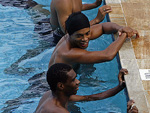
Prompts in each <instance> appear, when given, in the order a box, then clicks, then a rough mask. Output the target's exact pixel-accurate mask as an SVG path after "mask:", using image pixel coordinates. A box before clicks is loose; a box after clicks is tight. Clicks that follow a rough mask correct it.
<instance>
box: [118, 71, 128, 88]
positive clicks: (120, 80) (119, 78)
mask: <svg viewBox="0 0 150 113" xmlns="http://www.w3.org/2000/svg"><path fill="white" fill-rule="evenodd" d="M126 74H128V70H127V69H121V70H120V72H119V74H118V80H119V86H121V87H122V88H125V86H126V85H125V80H124V75H126Z"/></svg>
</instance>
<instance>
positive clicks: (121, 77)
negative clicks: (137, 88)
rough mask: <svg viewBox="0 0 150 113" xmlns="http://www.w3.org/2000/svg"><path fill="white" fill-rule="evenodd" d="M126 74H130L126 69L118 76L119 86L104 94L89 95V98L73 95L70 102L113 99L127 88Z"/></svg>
mask: <svg viewBox="0 0 150 113" xmlns="http://www.w3.org/2000/svg"><path fill="white" fill-rule="evenodd" d="M125 74H128V71H127V70H126V69H121V70H120V72H119V74H118V80H119V84H118V85H117V86H116V87H114V88H112V89H109V90H107V91H105V92H102V93H98V94H93V95H87V96H79V95H72V96H71V97H70V99H69V100H70V101H93V100H101V99H105V98H108V97H112V96H114V95H116V94H117V93H118V92H120V91H121V90H122V89H124V88H125V81H124V75H125Z"/></svg>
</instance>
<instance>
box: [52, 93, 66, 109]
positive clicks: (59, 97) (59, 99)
mask: <svg viewBox="0 0 150 113" xmlns="http://www.w3.org/2000/svg"><path fill="white" fill-rule="evenodd" d="M52 94H53V98H54V99H55V100H56V104H57V105H58V106H62V107H64V108H66V109H67V105H68V100H69V97H68V96H66V95H64V93H63V92H55V93H52Z"/></svg>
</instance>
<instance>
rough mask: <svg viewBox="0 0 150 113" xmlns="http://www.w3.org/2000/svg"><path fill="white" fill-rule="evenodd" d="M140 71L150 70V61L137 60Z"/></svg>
mask: <svg viewBox="0 0 150 113" xmlns="http://www.w3.org/2000/svg"><path fill="white" fill-rule="evenodd" d="M137 63H138V66H139V68H140V69H150V59H137Z"/></svg>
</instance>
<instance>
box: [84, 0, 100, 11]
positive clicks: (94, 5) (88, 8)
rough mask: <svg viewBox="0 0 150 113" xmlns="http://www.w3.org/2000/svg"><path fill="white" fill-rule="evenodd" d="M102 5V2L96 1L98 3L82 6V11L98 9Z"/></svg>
mask: <svg viewBox="0 0 150 113" xmlns="http://www.w3.org/2000/svg"><path fill="white" fill-rule="evenodd" d="M101 3H102V0H96V2H94V3H92V4H82V11H84V10H90V9H93V8H96V7H98V6H100V5H101Z"/></svg>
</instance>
